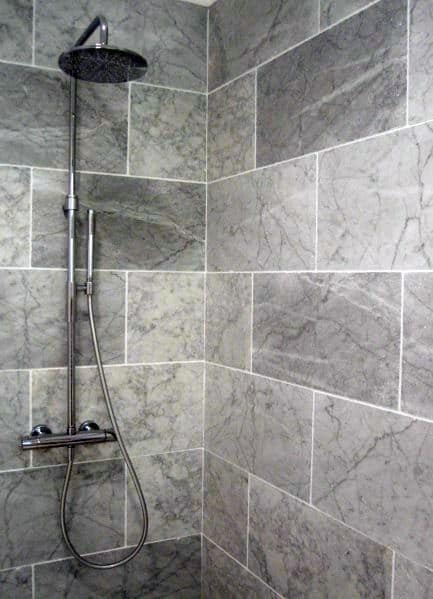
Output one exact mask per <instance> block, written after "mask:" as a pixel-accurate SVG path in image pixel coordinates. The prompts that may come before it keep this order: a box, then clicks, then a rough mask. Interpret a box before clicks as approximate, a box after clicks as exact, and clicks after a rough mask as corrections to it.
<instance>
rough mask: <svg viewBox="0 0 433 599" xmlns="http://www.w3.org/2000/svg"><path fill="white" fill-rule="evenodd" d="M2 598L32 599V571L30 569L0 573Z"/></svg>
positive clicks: (0, 594)
mask: <svg viewBox="0 0 433 599" xmlns="http://www.w3.org/2000/svg"><path fill="white" fill-rule="evenodd" d="M0 597H4V599H8V598H10V597H13V599H32V597H33V595H32V570H31V568H30V567H25V568H17V569H15V570H4V571H3V572H0Z"/></svg>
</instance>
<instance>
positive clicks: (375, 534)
mask: <svg viewBox="0 0 433 599" xmlns="http://www.w3.org/2000/svg"><path fill="white" fill-rule="evenodd" d="M314 439H315V440H314V460H313V464H314V472H313V503H314V504H315V505H317V506H318V507H319V508H320V509H322V510H325V511H326V512H328V513H330V514H332V515H333V516H335V517H336V518H338V519H339V520H342V521H344V522H345V523H347V524H349V525H351V526H353V527H355V528H357V529H358V530H360V531H362V532H364V533H365V534H367V535H369V536H371V537H372V538H374V539H377V540H378V541H380V542H382V543H384V544H386V545H388V546H390V547H392V548H394V549H396V550H397V551H401V552H402V553H404V554H405V555H407V556H408V557H410V558H412V559H414V560H416V561H419V562H420V563H424V564H426V565H430V567H431V566H432V565H433V559H432V548H433V541H432V538H433V537H432V523H431V496H432V492H433V467H432V460H431V455H432V451H433V428H432V426H431V424H428V423H426V422H421V421H417V420H413V419H411V418H408V417H406V416H399V415H397V414H393V413H390V412H386V411H382V410H377V409H375V408H373V407H368V406H363V405H360V404H355V403H352V402H347V401H345V400H339V399H336V398H331V397H327V396H320V395H317V396H316V415H315V423H314Z"/></svg>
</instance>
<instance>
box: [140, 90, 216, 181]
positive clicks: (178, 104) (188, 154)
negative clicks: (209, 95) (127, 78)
mask: <svg viewBox="0 0 433 599" xmlns="http://www.w3.org/2000/svg"><path fill="white" fill-rule="evenodd" d="M130 118H131V122H130V138H129V148H130V149H129V156H130V158H129V162H130V172H131V174H133V175H144V176H148V177H168V178H172V179H190V180H195V181H204V180H205V178H206V170H205V169H206V97H205V96H204V95H201V94H192V93H187V92H181V91H175V90H171V89H162V88H154V87H148V86H146V85H132V87H131V117H130Z"/></svg>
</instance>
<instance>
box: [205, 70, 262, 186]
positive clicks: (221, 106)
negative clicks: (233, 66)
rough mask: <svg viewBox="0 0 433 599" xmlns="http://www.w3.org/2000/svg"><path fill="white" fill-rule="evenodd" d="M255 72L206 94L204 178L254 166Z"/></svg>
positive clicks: (224, 174)
mask: <svg viewBox="0 0 433 599" xmlns="http://www.w3.org/2000/svg"><path fill="white" fill-rule="evenodd" d="M254 135H255V74H254V73H251V74H249V75H245V76H244V77H242V78H241V79H237V80H236V81H234V82H233V83H230V84H229V85H227V86H226V87H223V88H222V89H220V90H218V91H216V92H214V93H212V94H210V95H209V99H208V146H207V147H208V180H209V181H212V180H213V179H218V178H219V177H225V176H228V175H234V174H236V173H240V172H242V171H246V170H248V169H251V168H254V166H255V164H254V163H255V156H254Z"/></svg>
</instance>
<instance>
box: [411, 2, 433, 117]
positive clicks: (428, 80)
mask: <svg viewBox="0 0 433 599" xmlns="http://www.w3.org/2000/svg"><path fill="white" fill-rule="evenodd" d="M410 11H411V12H410V42H409V43H410V46H409V56H410V62H409V122H410V123H418V122H420V121H426V120H428V119H431V118H433V84H432V75H433V65H432V61H431V56H432V45H433V37H432V36H433V34H432V26H433V6H432V4H431V2H430V0H411V2H410Z"/></svg>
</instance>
